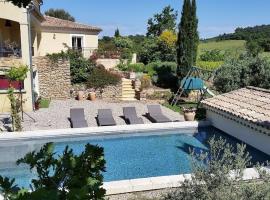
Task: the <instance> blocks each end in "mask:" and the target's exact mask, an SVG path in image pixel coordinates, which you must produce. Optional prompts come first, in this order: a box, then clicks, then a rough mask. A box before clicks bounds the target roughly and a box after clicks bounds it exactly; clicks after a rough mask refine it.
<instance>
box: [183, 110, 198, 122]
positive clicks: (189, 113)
mask: <svg viewBox="0 0 270 200" xmlns="http://www.w3.org/2000/svg"><path fill="white" fill-rule="evenodd" d="M196 111H197V109H196V108H183V112H184V118H185V120H186V121H194V120H195V116H196Z"/></svg>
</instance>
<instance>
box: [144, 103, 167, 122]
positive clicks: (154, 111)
mask: <svg viewBox="0 0 270 200" xmlns="http://www.w3.org/2000/svg"><path fill="white" fill-rule="evenodd" d="M147 108H148V113H146V117H147V118H148V119H149V120H150V121H151V122H153V123H166V122H172V120H170V119H169V118H168V117H166V116H165V115H163V113H162V111H161V107H160V105H148V106H147Z"/></svg>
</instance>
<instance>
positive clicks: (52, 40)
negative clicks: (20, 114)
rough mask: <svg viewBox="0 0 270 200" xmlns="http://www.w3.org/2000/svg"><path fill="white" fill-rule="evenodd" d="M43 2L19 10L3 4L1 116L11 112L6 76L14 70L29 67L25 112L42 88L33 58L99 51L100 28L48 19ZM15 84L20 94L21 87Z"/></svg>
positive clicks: (0, 21) (0, 9) (0, 4)
mask: <svg viewBox="0 0 270 200" xmlns="http://www.w3.org/2000/svg"><path fill="white" fill-rule="evenodd" d="M42 3H43V1H42V0H34V1H33V3H32V4H31V5H29V7H27V8H19V7H17V6H14V5H13V4H12V3H10V2H7V1H3V0H2V1H0V113H1V112H8V111H9V109H10V107H9V106H10V103H9V100H8V98H7V89H8V86H9V82H8V80H7V78H6V77H5V73H6V71H7V70H8V69H9V68H10V67H12V66H19V65H27V66H28V67H29V72H28V74H27V78H26V79H25V81H24V83H23V84H22V87H23V88H22V91H23V101H24V109H25V110H26V111H30V110H33V105H34V101H35V99H34V93H35V92H36V91H38V85H39V83H38V78H37V77H38V75H37V74H38V71H37V69H36V68H35V67H33V65H32V58H33V57H40V56H46V55H47V54H51V53H59V52H61V51H62V50H63V51H64V50H66V49H67V48H72V49H74V50H78V51H80V52H82V54H83V55H84V56H85V57H86V58H89V57H90V55H91V54H92V52H93V51H94V50H95V49H97V48H98V34H99V33H100V32H101V29H100V28H98V27H94V26H89V25H84V24H80V23H76V22H70V21H66V20H61V19H56V18H53V17H48V16H44V15H42V13H41V11H40V7H41V6H42ZM13 85H14V86H15V89H17V92H18V90H19V88H17V87H16V86H17V85H18V84H16V83H14V84H13Z"/></svg>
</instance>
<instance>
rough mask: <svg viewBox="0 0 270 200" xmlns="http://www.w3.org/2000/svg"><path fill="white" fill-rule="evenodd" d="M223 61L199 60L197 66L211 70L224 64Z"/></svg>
mask: <svg viewBox="0 0 270 200" xmlns="http://www.w3.org/2000/svg"><path fill="white" fill-rule="evenodd" d="M223 63H224V62H223V61H197V63H196V65H197V67H199V68H201V69H205V70H209V71H214V70H216V69H218V68H219V67H221V66H222V65H223Z"/></svg>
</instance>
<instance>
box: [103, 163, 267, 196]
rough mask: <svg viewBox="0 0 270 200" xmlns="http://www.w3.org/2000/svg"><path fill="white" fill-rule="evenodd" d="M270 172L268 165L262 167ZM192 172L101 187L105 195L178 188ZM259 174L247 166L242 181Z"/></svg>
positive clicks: (258, 176) (115, 182) (132, 180)
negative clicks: (104, 190)
mask: <svg viewBox="0 0 270 200" xmlns="http://www.w3.org/2000/svg"><path fill="white" fill-rule="evenodd" d="M263 169H264V170H266V171H267V172H268V173H270V168H269V167H263ZM230 176H231V177H234V172H233V171H231V173H230ZM191 178H192V174H182V175H172V176H159V177H150V178H141V179H130V180H123V181H112V182H104V184H103V187H104V189H106V195H107V196H111V195H119V194H125V193H135V192H146V191H155V190H162V189H172V188H180V187H181V186H182V184H183V183H184V181H185V180H191ZM259 178H260V175H259V173H258V171H257V170H256V169H255V168H247V169H245V170H244V172H243V179H242V181H251V180H256V179H257V180H259Z"/></svg>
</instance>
